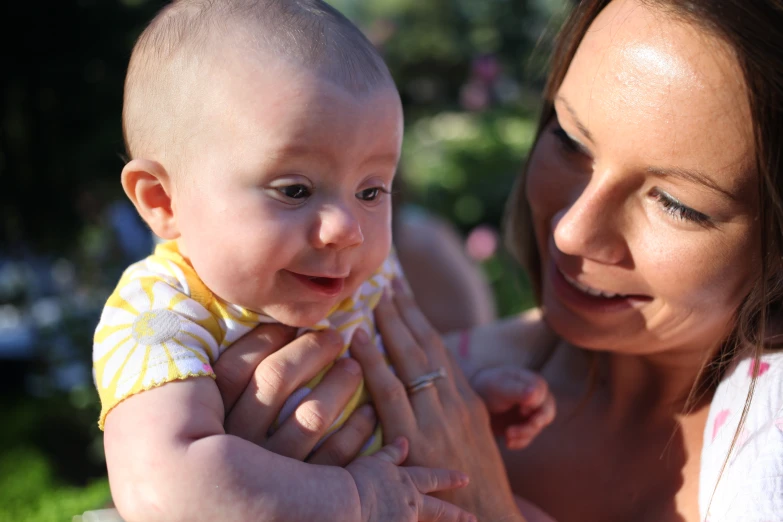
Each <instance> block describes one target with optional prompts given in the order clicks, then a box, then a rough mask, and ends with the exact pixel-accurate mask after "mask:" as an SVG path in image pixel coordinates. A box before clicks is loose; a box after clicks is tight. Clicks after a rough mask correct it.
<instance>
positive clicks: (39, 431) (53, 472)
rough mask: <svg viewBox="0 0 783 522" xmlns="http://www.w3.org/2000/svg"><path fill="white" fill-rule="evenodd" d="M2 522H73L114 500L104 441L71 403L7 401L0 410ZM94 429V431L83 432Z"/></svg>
mask: <svg viewBox="0 0 783 522" xmlns="http://www.w3.org/2000/svg"><path fill="white" fill-rule="evenodd" d="M0 406H2V408H1V409H0V411H2V412H3V413H2V417H3V419H4V423H3V424H4V427H3V429H2V430H0V448H2V449H0V520H3V521H7V522H21V521H24V522H50V521H51V522H54V521H70V520H71V518H72V517H73V515H76V514H81V513H82V512H84V511H85V510H88V509H96V508H100V507H102V506H104V505H105V504H106V502H107V501H108V500H109V498H110V494H109V483H108V480H107V478H106V476H105V469H104V466H103V465H102V464H101V463H100V462H99V461H100V457H99V456H98V458H96V456H94V455H95V453H96V452H95V451H93V450H92V448H94V447H96V446H97V445H98V444H99V442H100V439H95V432H94V431H93V430H92V428H91V426H90V424H92V425H94V422H93V423H89V424H85V423H84V422H83V416H85V415H92V412H91V411H90V412H86V411H83V410H80V409H78V408H75V407H74V406H73V405H71V404H70V402H69V401H68V400H67V398H51V399H31V398H26V397H15V398H10V400H9V399H8V398H4V399H3V403H2V404H1V405H0ZM85 426H90V428H85Z"/></svg>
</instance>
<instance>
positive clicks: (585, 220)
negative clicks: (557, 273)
mask: <svg viewBox="0 0 783 522" xmlns="http://www.w3.org/2000/svg"><path fill="white" fill-rule="evenodd" d="M621 190H622V187H618V186H617V185H615V184H613V182H612V181H611V179H609V178H608V177H600V176H596V175H594V176H593V178H592V179H591V181H590V183H588V185H587V186H586V187H585V188H584V190H582V191H581V192H580V193H579V194H578V195H577V196H576V199H575V200H573V202H572V203H570V205H568V206H566V207H564V208H563V209H562V210H560V211H559V212H557V213H556V214H555V215H554V217H553V218H552V227H553V230H554V232H553V235H554V241H555V246H556V247H557V249H558V250H560V251H561V252H563V253H564V254H566V255H571V256H577V257H583V258H586V259H590V260H593V261H596V262H599V263H603V264H612V265H613V264H619V263H621V262H622V261H623V260H624V259H625V257H626V255H627V252H628V248H627V241H626V238H625V237H624V234H623V229H624V224H623V220H624V202H625V198H624V196H623V194H622V193H621Z"/></svg>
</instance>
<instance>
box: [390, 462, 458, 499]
mask: <svg viewBox="0 0 783 522" xmlns="http://www.w3.org/2000/svg"><path fill="white" fill-rule="evenodd" d="M404 469H405V471H406V472H407V473H408V476H409V477H410V478H411V480H412V481H413V485H414V486H416V489H418V490H419V491H420V492H421V493H434V492H436V491H446V490H449V489H457V488H462V487H465V486H467V485H468V482H469V480H468V476H467V475H465V474H464V473H462V472H460V471H452V470H448V469H438V468H424V467H420V466H411V467H406V468H404Z"/></svg>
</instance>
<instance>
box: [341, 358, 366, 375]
mask: <svg viewBox="0 0 783 522" xmlns="http://www.w3.org/2000/svg"><path fill="white" fill-rule="evenodd" d="M343 361H345V362H343V363H342V364H343V370H345V371H346V372H348V373H350V374H351V375H361V374H362V367H361V366H359V363H358V362H356V361H354V360H353V359H343Z"/></svg>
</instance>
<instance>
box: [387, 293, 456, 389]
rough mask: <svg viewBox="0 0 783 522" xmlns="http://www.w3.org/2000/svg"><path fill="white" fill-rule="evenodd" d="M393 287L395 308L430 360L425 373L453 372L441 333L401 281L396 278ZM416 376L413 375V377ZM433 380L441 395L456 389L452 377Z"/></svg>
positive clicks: (420, 348)
mask: <svg viewBox="0 0 783 522" xmlns="http://www.w3.org/2000/svg"><path fill="white" fill-rule="evenodd" d="M392 287H393V289H394V299H393V302H394V308H395V310H396V311H397V314H398V315H399V317H400V318H401V319H402V322H403V323H404V324H405V326H406V327H407V331H408V332H409V335H411V336H412V337H413V338H414V339H415V342H416V345H417V346H418V347H419V350H420V351H421V352H423V354H424V357H425V358H426V360H427V361H428V365H427V367H428V368H429V369H428V370H426V371H425V372H424V373H427V372H430V371H435V370H437V369H439V368H444V369H445V370H446V373H447V374H451V371H450V369H451V367H450V364H449V356H448V353H447V352H446V348H445V347H444V346H443V341H442V339H441V337H440V334H439V333H438V332H437V331H436V330H435V329H434V328H433V327H432V326H431V325H430V323H429V321H428V320H427V318H426V317H425V316H424V314H423V313H422V312H421V310H420V309H419V307H418V306H417V305H416V302H415V301H414V299H413V296H412V295H411V294H410V292H408V291H407V290H406V289H405V288H404V286H403V284H402V282H401V281H399V280H394V281H393V282H392ZM390 352H391V350H390ZM415 377H416V376H413V378H415ZM433 382H434V384H435V387H436V388H437V389H438V391H439V392H440V395H441V396H442V395H443V394H444V393H447V394H450V393H454V392H455V391H456V388H455V387H454V384H453V381H452V379H451V378H448V377H447V378H445V379H437V380H436V381H433Z"/></svg>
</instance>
